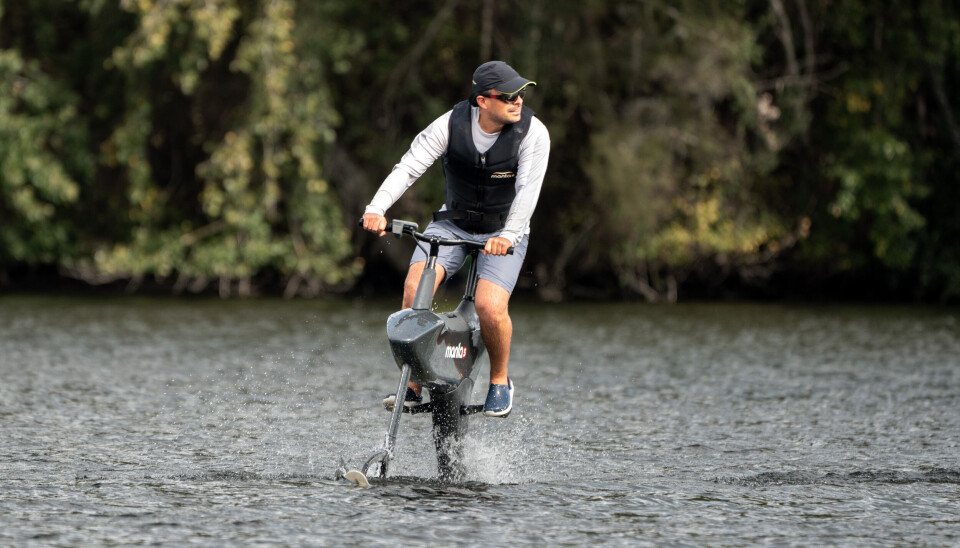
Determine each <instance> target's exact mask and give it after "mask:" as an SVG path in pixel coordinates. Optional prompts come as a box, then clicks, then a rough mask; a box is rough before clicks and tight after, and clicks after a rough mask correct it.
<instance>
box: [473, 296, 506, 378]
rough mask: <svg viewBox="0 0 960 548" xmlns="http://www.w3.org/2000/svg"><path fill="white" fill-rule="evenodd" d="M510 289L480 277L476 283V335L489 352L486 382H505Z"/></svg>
mask: <svg viewBox="0 0 960 548" xmlns="http://www.w3.org/2000/svg"><path fill="white" fill-rule="evenodd" d="M509 302H510V292H508V291H507V290H506V289H504V288H502V287H500V286H499V285H497V284H495V283H493V282H491V281H489V280H484V279H481V280H480V281H479V282H478V283H477V296H476V305H477V315H478V316H480V334H481V335H482V336H483V343H484V344H485V345H486V346H487V352H488V353H489V355H490V384H502V385H506V384H507V362H508V361H510V339H511V338H512V337H513V322H511V321H510V314H509V313H508V307H507V305H508V304H509Z"/></svg>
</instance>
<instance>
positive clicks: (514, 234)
mask: <svg viewBox="0 0 960 548" xmlns="http://www.w3.org/2000/svg"><path fill="white" fill-rule="evenodd" d="M519 153H520V159H519V165H518V167H517V182H516V185H517V195H516V197H515V198H514V199H513V205H511V206H510V213H509V214H507V221H506V224H505V225H504V227H503V230H501V231H500V237H501V238H503V239H506V240H508V241H509V242H510V245H516V244H517V243H518V242H519V241H520V238H521V237H522V236H523V235H524V233H526V232H527V229H528V227H529V226H530V218H531V217H533V211H534V210H535V209H536V208H537V200H539V199H540V188H541V187H542V186H543V178H544V176H545V175H546V173H547V161H548V160H549V159H550V134H549V133H548V132H547V128H546V126H544V125H543V122H541V121H540V120H538V119H537V118H534V119H533V121H532V122H531V123H530V133H529V135H528V136H527V138H526V139H524V140H523V143H521V145H520V151H519ZM491 239H492V238H491ZM488 247H489V245H488ZM504 253H506V250H505V249H504ZM498 254H499V253H498Z"/></svg>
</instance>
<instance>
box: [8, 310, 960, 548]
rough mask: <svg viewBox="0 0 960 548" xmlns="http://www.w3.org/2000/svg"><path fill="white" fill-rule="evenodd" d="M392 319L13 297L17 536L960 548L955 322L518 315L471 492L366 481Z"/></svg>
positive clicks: (389, 386)
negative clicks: (353, 471)
mask: <svg viewBox="0 0 960 548" xmlns="http://www.w3.org/2000/svg"><path fill="white" fill-rule="evenodd" d="M393 304H394V303H379V302H365V301H363V302H362V301H357V302H280V301H270V300H264V301H248V302H219V301H175V300H158V301H154V300H145V299H144V300H140V299H136V300H134V299H131V300H100V301H95V300H60V299H44V298H12V297H6V298H0V375H2V379H3V382H0V425H2V431H3V432H2V433H3V436H2V441H0V478H2V480H3V496H2V497H0V544H3V545H21V544H40V545H43V544H50V545H80V544H140V543H154V542H158V543H164V544H175V543H180V542H200V543H205V542H209V539H218V541H220V542H227V543H240V542H242V543H258V544H280V545H291V544H293V545H299V544H308V545H343V544H364V545H381V544H382V545H388V544H389V545H395V544H397V543H413V544H416V545H419V544H426V543H431V542H444V543H448V542H450V541H453V540H458V541H467V542H472V543H476V542H486V541H487V539H490V538H497V537H496V535H503V538H508V539H510V541H511V542H513V543H529V544H538V545H540V544H551V545H577V546H580V545H583V544H585V543H587V542H591V543H594V542H597V541H600V542H603V543H605V544H630V545H635V544H637V543H646V544H650V545H664V544H683V543H687V544H694V545H702V544H745V543H751V544H752V543H761V542H762V543H773V544H783V543H800V544H810V545H816V544H823V543H831V544H859V543H865V544H869V545H885V544H891V545H896V544H934V545H942V544H950V543H951V542H953V541H955V540H956V535H957V534H958V532H957V529H956V526H957V518H956V516H957V515H960V465H958V462H957V456H958V453H957V447H958V444H960V413H957V412H956V410H957V409H958V408H960V358H958V356H960V313H958V311H957V310H956V309H944V308H891V307H808V306H776V305H764V306H757V305H726V304H724V305H680V306H665V307H660V306H647V305H613V304H608V305H561V306H556V305H524V304H522V303H520V304H516V305H514V306H513V307H512V312H513V319H514V328H515V337H514V346H513V352H512V356H511V376H512V377H513V378H514V381H515V383H516V386H517V397H516V402H515V405H516V408H515V410H514V412H513V414H512V415H511V417H510V418H509V419H507V420H494V419H485V418H482V417H477V418H476V419H475V420H472V424H471V434H470V436H469V438H468V440H467V446H466V458H467V460H468V465H469V474H468V481H466V482H464V483H461V484H448V483H443V482H439V481H437V480H436V479H434V478H435V475H436V462H435V459H434V458H433V457H432V440H431V439H430V435H429V428H430V426H429V423H430V421H429V418H428V417H424V416H413V417H410V416H405V417H404V419H403V422H402V423H401V428H400V435H399V440H398V444H399V445H398V448H397V457H396V460H395V461H394V462H393V463H392V466H391V474H392V475H391V477H390V478H388V479H386V480H383V481H374V484H373V487H372V488H371V489H365V490H364V489H353V488H350V487H348V486H347V485H346V484H344V483H343V482H338V481H336V480H334V479H333V475H334V470H335V469H336V467H337V463H338V462H339V460H340V459H341V458H344V459H346V460H347V461H348V462H350V463H352V464H359V463H361V462H362V461H363V460H365V458H366V457H367V456H369V454H370V453H372V452H373V451H374V450H376V449H377V448H378V447H379V446H380V444H381V443H382V440H383V434H384V430H385V428H386V425H387V422H388V419H389V415H388V414H387V413H385V412H384V411H383V410H382V408H381V407H380V404H379V401H380V399H381V398H382V396H383V395H384V394H385V393H387V392H389V391H392V390H393V388H394V386H395V383H396V381H397V377H398V371H397V368H396V366H395V365H394V363H393V360H392V358H391V357H390V356H389V355H388V353H387V352H388V348H387V344H386V341H385V339H384V336H383V329H384V324H385V321H386V317H387V315H388V314H389V313H390V312H391V306H392V305H393ZM486 383H487V381H486V378H485V373H484V374H483V375H482V376H481V378H480V379H479V380H478V383H477V387H478V388H477V390H476V392H475V394H474V399H475V400H476V401H477V402H479V401H481V400H482V397H483V393H482V392H483V389H482V388H481V387H485V386H486ZM446 515H450V516H451V517H454V516H455V519H444V516H446Z"/></svg>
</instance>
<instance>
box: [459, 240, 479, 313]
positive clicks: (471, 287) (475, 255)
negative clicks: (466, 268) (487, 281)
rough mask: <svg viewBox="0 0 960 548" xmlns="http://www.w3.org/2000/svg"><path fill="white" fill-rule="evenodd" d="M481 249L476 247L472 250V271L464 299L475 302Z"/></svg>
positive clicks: (468, 277) (468, 278)
mask: <svg viewBox="0 0 960 548" xmlns="http://www.w3.org/2000/svg"><path fill="white" fill-rule="evenodd" d="M479 258H480V250H479V249H476V248H474V249H473V250H472V251H471V252H470V272H469V274H467V287H466V289H465V290H464V292H463V300H465V301H470V302H473V301H474V298H475V297H476V296H477V261H478V259H479Z"/></svg>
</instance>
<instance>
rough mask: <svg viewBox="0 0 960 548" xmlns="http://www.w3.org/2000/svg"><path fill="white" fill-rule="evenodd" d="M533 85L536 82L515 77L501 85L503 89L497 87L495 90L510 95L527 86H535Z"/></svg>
mask: <svg viewBox="0 0 960 548" xmlns="http://www.w3.org/2000/svg"><path fill="white" fill-rule="evenodd" d="M535 85H537V83H536V82H533V81H531V80H527V79H526V78H521V77H519V76H517V77H516V78H514V79H513V80H510V81H509V82H507V83H505V84H503V88H505V89H500V87H499V86H498V87H497V88H496V89H497V91H499V92H502V93H506V94H507V95H510V94H511V93H516V92H518V91H520V90H521V89H523V88H525V87H527V86H535Z"/></svg>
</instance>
